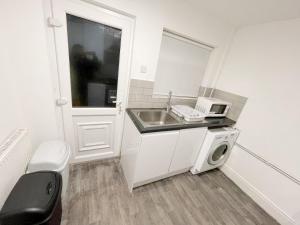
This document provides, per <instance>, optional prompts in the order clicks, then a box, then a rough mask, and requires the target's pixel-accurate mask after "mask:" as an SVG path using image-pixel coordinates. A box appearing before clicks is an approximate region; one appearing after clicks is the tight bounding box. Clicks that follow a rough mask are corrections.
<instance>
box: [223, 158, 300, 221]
mask: <svg viewBox="0 0 300 225" xmlns="http://www.w3.org/2000/svg"><path fill="white" fill-rule="evenodd" d="M221 171H222V172H223V173H224V174H225V175H226V176H227V177H228V178H229V179H231V180H232V181H233V182H234V183H235V184H236V185H237V186H239V187H240V188H241V189H242V190H243V191H244V192H245V193H246V194H247V195H249V196H250V197H251V198H252V199H253V200H254V201H255V202H256V203H257V204H258V205H259V206H261V207H262V208H263V209H264V210H265V211H266V212H267V213H268V214H270V215H271V216H272V217H273V218H275V219H276V220H277V221H278V222H279V223H280V224H284V225H296V224H297V223H296V221H295V220H293V219H292V218H291V217H289V216H288V215H287V214H286V213H285V212H283V211H282V210H281V209H280V208H279V207H278V206H277V205H276V204H275V203H274V202H273V201H272V200H271V199H269V198H268V197H267V196H265V195H264V194H263V193H261V192H260V191H259V190H258V189H257V188H255V187H254V186H253V185H252V184H251V183H249V182H248V181H247V180H246V179H245V178H243V177H242V176H241V175H240V174H239V173H238V172H237V171H235V170H233V169H232V168H231V167H229V166H228V165H226V164H225V165H224V166H222V167H221Z"/></svg>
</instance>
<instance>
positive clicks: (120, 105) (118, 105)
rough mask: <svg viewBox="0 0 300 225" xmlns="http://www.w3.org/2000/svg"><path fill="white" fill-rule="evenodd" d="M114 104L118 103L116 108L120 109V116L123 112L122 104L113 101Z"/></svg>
mask: <svg viewBox="0 0 300 225" xmlns="http://www.w3.org/2000/svg"><path fill="white" fill-rule="evenodd" d="M113 103H116V108H118V112H119V114H120V113H121V112H122V102H119V101H113Z"/></svg>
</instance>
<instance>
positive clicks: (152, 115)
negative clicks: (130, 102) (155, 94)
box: [133, 109, 180, 126]
mask: <svg viewBox="0 0 300 225" xmlns="http://www.w3.org/2000/svg"><path fill="white" fill-rule="evenodd" d="M133 113H134V114H135V115H136V116H137V118H138V119H139V120H140V122H142V124H143V125H144V126H167V125H175V124H179V123H180V122H179V121H178V120H177V119H176V118H175V117H174V116H172V114H170V113H168V112H167V111H166V110H164V109H147V110H143V109H141V110H133Z"/></svg>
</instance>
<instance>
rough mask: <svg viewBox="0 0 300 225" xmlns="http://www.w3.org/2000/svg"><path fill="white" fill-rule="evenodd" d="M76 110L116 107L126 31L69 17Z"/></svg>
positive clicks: (72, 80)
mask: <svg viewBox="0 0 300 225" xmlns="http://www.w3.org/2000/svg"><path fill="white" fill-rule="evenodd" d="M67 23H68V44H69V58H70V76H71V89H72V90H71V92H72V105H73V107H74V108H75V107H115V105H116V104H115V100H116V98H117V84H118V74H119V73H118V71H119V56H120V46H121V35H122V31H121V30H119V29H117V28H114V27H110V26H107V25H104V24H100V23H96V22H93V21H90V20H86V19H83V18H80V17H77V16H73V15H69V14H68V15H67Z"/></svg>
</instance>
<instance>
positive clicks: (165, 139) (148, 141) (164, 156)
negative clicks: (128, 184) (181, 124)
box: [135, 131, 179, 183]
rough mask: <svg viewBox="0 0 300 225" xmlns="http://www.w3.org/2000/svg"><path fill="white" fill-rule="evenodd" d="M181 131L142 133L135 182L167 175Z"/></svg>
mask: <svg viewBox="0 0 300 225" xmlns="http://www.w3.org/2000/svg"><path fill="white" fill-rule="evenodd" d="M178 136H179V131H170V132H157V133H151V134H145V135H142V143H141V147H140V152H139V154H138V158H137V165H136V173H135V183H136V182H141V181H146V180H149V179H153V178H156V177H159V176H162V175H165V174H167V173H168V171H169V167H170V163H171V160H172V157H173V153H174V150H175V147H176V142H177V139H178Z"/></svg>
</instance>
